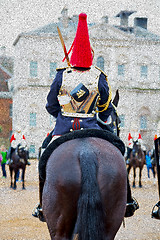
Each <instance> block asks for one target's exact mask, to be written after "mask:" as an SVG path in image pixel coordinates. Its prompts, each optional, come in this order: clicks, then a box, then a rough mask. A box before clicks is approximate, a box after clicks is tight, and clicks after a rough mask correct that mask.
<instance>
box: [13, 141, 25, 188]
mask: <svg viewBox="0 0 160 240" xmlns="http://www.w3.org/2000/svg"><path fill="white" fill-rule="evenodd" d="M11 159H12V161H13V162H12V163H10V165H9V170H10V176H11V185H10V187H11V188H13V189H16V188H17V185H16V179H17V175H18V171H19V169H22V189H25V184H24V178H25V170H26V165H27V160H28V151H26V150H25V149H24V147H20V144H18V146H17V149H16V150H15V151H14V152H13V153H12V156H11ZM13 172H14V173H15V174H14V184H13V182H12V177H13Z"/></svg>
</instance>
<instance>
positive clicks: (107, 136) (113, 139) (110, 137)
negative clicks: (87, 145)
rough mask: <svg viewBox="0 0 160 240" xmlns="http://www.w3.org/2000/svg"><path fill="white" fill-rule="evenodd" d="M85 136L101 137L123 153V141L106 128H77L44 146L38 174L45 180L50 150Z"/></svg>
mask: <svg viewBox="0 0 160 240" xmlns="http://www.w3.org/2000/svg"><path fill="white" fill-rule="evenodd" d="M87 137H96V138H102V139H104V140H106V141H108V142H110V143H112V144H113V145H114V146H115V147H117V148H118V149H119V150H120V152H121V153H122V155H124V153H125V145H124V143H123V141H122V140H121V139H120V138H119V137H117V136H116V135H115V134H113V133H111V132H109V131H107V130H99V129H84V130H77V131H73V132H70V133H67V134H64V135H63V136H61V137H59V138H57V139H56V140H54V141H53V142H51V144H50V145H49V146H48V147H47V148H46V150H45V151H44V152H43V154H42V156H41V158H40V161H39V175H40V178H41V179H43V180H45V177H46V164H47V161H48V158H49V157H50V155H51V154H52V152H53V151H54V150H55V149H56V148H57V147H58V146H60V145H61V144H62V143H64V142H66V141H69V140H73V139H76V138H87Z"/></svg>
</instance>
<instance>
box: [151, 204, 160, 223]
mask: <svg viewBox="0 0 160 240" xmlns="http://www.w3.org/2000/svg"><path fill="white" fill-rule="evenodd" d="M155 208H157V209H156V210H155ZM151 216H152V218H156V219H160V201H159V202H158V203H157V204H156V205H155V206H154V207H153V210H152V215H151Z"/></svg>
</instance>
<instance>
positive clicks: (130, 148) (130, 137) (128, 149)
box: [126, 132, 133, 164]
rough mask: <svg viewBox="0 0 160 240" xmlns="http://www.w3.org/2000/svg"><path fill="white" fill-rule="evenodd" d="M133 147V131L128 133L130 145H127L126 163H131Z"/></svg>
mask: <svg viewBox="0 0 160 240" xmlns="http://www.w3.org/2000/svg"><path fill="white" fill-rule="evenodd" d="M132 149H133V137H132V136H131V133H130V132H129V134H128V146H127V157H126V164H129V160H130V154H131V152H132Z"/></svg>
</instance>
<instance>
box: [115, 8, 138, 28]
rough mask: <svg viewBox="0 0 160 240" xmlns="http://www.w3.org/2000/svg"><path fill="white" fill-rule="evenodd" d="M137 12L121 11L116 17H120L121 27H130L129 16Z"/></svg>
mask: <svg viewBox="0 0 160 240" xmlns="http://www.w3.org/2000/svg"><path fill="white" fill-rule="evenodd" d="M134 12H135V11H127V10H124V11H121V12H120V13H118V14H117V15H116V17H120V25H121V26H123V27H128V18H129V16H130V15H131V14H132V13H134Z"/></svg>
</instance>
